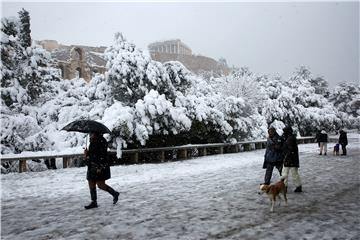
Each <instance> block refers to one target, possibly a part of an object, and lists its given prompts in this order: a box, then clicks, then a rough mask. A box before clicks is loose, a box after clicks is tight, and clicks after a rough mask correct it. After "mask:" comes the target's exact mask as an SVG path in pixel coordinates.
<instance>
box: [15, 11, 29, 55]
mask: <svg viewBox="0 0 360 240" xmlns="http://www.w3.org/2000/svg"><path fill="white" fill-rule="evenodd" d="M18 14H19V19H20V24H19V40H20V44H21V46H22V47H23V48H24V49H26V48H27V47H30V46H31V30H30V15H29V12H28V11H26V10H25V9H24V8H23V9H21V11H19V13H18Z"/></svg>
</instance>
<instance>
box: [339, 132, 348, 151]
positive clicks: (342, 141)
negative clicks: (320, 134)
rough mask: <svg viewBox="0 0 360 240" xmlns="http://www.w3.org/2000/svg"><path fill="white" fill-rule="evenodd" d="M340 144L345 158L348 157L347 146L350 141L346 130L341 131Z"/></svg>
mask: <svg viewBox="0 0 360 240" xmlns="http://www.w3.org/2000/svg"><path fill="white" fill-rule="evenodd" d="M339 144H340V145H341V149H342V154H341V155H343V156H345V155H346V145H348V139H347V135H346V132H345V131H344V130H340V137H339Z"/></svg>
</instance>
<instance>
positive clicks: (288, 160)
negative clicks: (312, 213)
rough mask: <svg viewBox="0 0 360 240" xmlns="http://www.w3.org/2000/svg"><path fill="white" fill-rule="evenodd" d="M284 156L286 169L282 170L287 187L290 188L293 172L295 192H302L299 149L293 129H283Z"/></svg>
mask: <svg viewBox="0 0 360 240" xmlns="http://www.w3.org/2000/svg"><path fill="white" fill-rule="evenodd" d="M283 132H284V133H283V135H282V139H283V148H282V149H283V154H284V167H283V169H282V176H283V177H284V178H285V181H284V183H285V185H286V187H287V186H288V175H289V171H291V174H292V177H293V179H294V183H295V186H296V188H295V191H294V192H302V186H301V179H300V175H299V171H298V169H299V167H300V164H299V149H298V145H297V142H296V136H295V135H294V134H293V130H292V128H291V127H285V128H284V129H283Z"/></svg>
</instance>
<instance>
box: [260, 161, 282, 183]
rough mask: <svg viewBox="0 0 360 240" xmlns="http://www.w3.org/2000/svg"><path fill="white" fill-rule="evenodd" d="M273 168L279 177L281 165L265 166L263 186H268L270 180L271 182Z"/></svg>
mask: <svg viewBox="0 0 360 240" xmlns="http://www.w3.org/2000/svg"><path fill="white" fill-rule="evenodd" d="M274 167H276V168H277V169H278V170H279V173H280V176H281V171H282V165H272V164H267V165H266V172H265V178H264V184H270V180H271V177H272V173H273V170H274Z"/></svg>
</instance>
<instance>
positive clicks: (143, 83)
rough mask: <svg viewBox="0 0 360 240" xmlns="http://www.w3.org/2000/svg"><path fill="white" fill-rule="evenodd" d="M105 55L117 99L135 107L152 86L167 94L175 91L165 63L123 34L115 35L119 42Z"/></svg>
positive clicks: (116, 40)
mask: <svg viewBox="0 0 360 240" xmlns="http://www.w3.org/2000/svg"><path fill="white" fill-rule="evenodd" d="M105 57H106V59H107V65H106V67H107V69H108V70H107V72H106V79H107V82H108V83H109V85H110V86H111V87H112V92H113V95H114V98H115V99H116V100H118V101H121V102H123V103H125V104H127V105H132V106H134V105H135V103H136V102H137V100H139V99H142V98H144V96H145V95H146V94H147V93H149V91H150V90H151V89H153V90H156V91H158V92H159V93H161V94H165V95H169V94H170V93H171V91H173V89H172V88H171V84H170V80H169V77H168V74H167V73H166V71H165V69H164V68H163V66H162V64H161V63H159V62H155V61H153V60H151V59H150V57H148V56H146V55H145V54H143V53H142V51H141V50H139V49H138V48H136V47H135V45H134V44H132V43H130V42H128V41H126V40H125V38H124V37H123V35H122V34H121V33H117V34H116V35H115V43H114V45H112V46H110V47H109V48H107V49H106V51H105Z"/></svg>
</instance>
